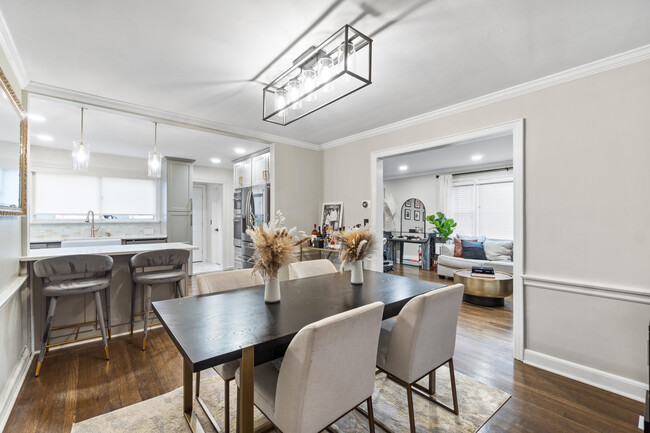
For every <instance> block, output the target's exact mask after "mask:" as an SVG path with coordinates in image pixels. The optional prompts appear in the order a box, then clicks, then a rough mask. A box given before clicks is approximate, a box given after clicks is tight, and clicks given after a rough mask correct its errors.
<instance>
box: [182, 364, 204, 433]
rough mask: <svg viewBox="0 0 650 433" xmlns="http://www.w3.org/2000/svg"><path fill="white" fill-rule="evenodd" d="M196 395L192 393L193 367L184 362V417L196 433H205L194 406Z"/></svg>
mask: <svg viewBox="0 0 650 433" xmlns="http://www.w3.org/2000/svg"><path fill="white" fill-rule="evenodd" d="M193 403H194V393H193V392H192V367H191V366H190V365H189V364H188V363H187V362H185V361H183V415H185V420H186V421H187V423H188V424H189V426H190V429H192V431H193V432H194V433H204V431H203V427H201V423H200V422H199V419H198V418H197V417H196V415H195V414H194V410H193V408H192V405H193Z"/></svg>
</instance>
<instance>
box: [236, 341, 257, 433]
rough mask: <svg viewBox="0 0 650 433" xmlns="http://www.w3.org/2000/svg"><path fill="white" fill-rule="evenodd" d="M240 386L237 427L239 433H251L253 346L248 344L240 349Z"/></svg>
mask: <svg viewBox="0 0 650 433" xmlns="http://www.w3.org/2000/svg"><path fill="white" fill-rule="evenodd" d="M239 371H240V384H239V425H240V426H241V429H239V431H240V432H241V433H253V429H254V426H255V423H254V419H253V405H254V398H253V392H254V388H253V386H254V385H253V384H254V371H255V346H254V345H252V344H249V345H248V346H243V347H242V349H241V365H240V367H239Z"/></svg>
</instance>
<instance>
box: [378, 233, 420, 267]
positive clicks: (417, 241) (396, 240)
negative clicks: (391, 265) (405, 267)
mask: <svg viewBox="0 0 650 433" xmlns="http://www.w3.org/2000/svg"><path fill="white" fill-rule="evenodd" d="M429 239H430V238H429V237H426V238H415V239H408V238H399V237H394V238H391V239H388V240H387V242H388V248H389V250H390V252H391V257H389V259H390V260H392V261H393V262H395V263H399V264H400V265H401V264H402V261H403V259H404V244H420V245H422V269H426V270H429V269H431V242H430V241H429ZM398 244H399V261H397V260H396V259H397V257H396V256H397V254H396V253H397V251H396V247H397V245H398Z"/></svg>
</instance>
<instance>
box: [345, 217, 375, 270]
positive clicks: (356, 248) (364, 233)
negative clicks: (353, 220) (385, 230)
mask: <svg viewBox="0 0 650 433" xmlns="http://www.w3.org/2000/svg"><path fill="white" fill-rule="evenodd" d="M336 239H337V241H338V242H340V243H341V265H342V266H341V270H343V266H345V265H346V264H352V263H354V262H357V261H359V260H363V259H365V258H367V257H369V256H370V255H371V254H372V248H373V246H374V245H375V236H374V235H373V233H372V230H371V229H370V227H369V226H365V227H361V228H353V229H350V230H346V231H344V232H341V233H339V234H337V235H336Z"/></svg>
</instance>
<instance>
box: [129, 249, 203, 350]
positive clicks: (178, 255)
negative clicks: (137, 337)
mask: <svg viewBox="0 0 650 433" xmlns="http://www.w3.org/2000/svg"><path fill="white" fill-rule="evenodd" d="M189 258H190V252H189V251H188V250H179V249H169V250H157V251H148V252H145V253H140V254H136V255H135V256H133V257H131V261H130V263H129V264H130V266H131V280H132V281H133V285H132V286H131V335H133V326H134V325H135V316H138V315H141V314H143V315H144V335H143V336H142V350H145V349H146V348H147V329H148V328H149V313H150V312H151V286H154V285H156V284H168V283H175V292H176V296H178V297H179V298H182V297H184V294H183V288H182V287H181V281H183V280H184V279H185V278H187V274H186V273H185V271H184V270H183V265H184V264H185V263H187V262H188V260H189ZM163 266H164V267H166V269H157V270H145V269H144V268H151V267H163ZM170 267H171V268H170ZM138 284H142V285H143V286H144V311H143V312H142V313H136V312H135V292H136V288H137V285H138Z"/></svg>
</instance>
